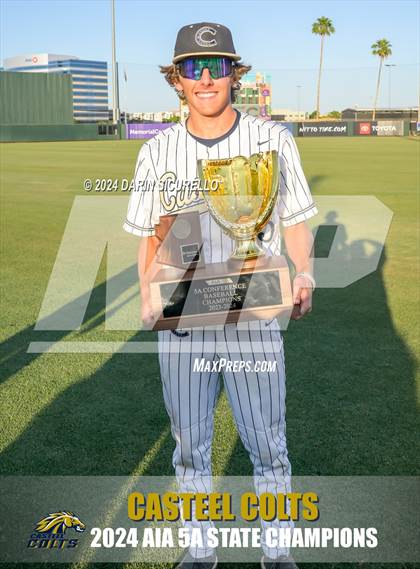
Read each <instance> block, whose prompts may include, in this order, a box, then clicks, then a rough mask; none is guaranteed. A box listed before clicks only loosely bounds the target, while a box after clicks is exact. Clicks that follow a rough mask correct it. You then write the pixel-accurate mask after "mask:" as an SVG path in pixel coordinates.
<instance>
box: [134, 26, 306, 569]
mask: <svg viewBox="0 0 420 569" xmlns="http://www.w3.org/2000/svg"><path fill="white" fill-rule="evenodd" d="M240 59H241V58H240V56H239V55H237V53H236V51H235V48H234V44H233V40H232V36H231V33H230V31H229V30H228V29H227V28H226V27H225V26H223V25H221V24H216V23H206V22H203V23H198V24H191V25H187V26H184V27H183V28H181V30H180V31H179V32H178V35H177V39H176V45H175V53H174V58H173V62H172V65H169V66H166V67H161V71H162V73H164V74H165V77H166V79H167V81H168V82H169V83H170V85H171V86H173V87H174V88H175V89H176V91H177V93H178V95H179V97H180V98H181V99H183V100H185V101H186V102H187V104H188V108H189V116H188V118H187V120H186V121H185V123H184V122H181V123H176V124H174V126H172V127H171V128H168V129H166V130H165V131H163V132H161V133H159V134H158V135H157V136H155V137H154V138H152V139H150V140H149V141H147V142H146V143H145V144H144V145H143V146H142V148H141V150H140V152H139V155H138V159H137V164H136V169H135V182H136V188H137V187H139V186H141V183H142V182H145V181H147V182H152V183H151V184H149V185H145V184H143V186H142V187H144V188H145V189H143V190H141V188H140V190H139V191H133V192H132V193H131V197H130V201H129V205H128V212H127V218H126V220H125V222H124V229H125V230H126V231H128V232H129V233H132V234H134V235H137V236H139V237H141V239H140V246H139V256H138V267H139V278H140V285H141V286H140V288H141V297H142V317H143V320H144V321H145V322H147V323H150V322H153V320H154V315H153V312H152V308H151V302H150V289H149V282H148V276H147V272H146V269H145V259H146V249H147V250H149V251H150V247H152V248H155V249H156V248H157V246H158V241H157V239H156V238H155V237H154V235H155V226H156V225H157V224H158V223H159V217H160V216H161V215H164V214H171V213H177V212H180V211H191V210H192V209H193V208H195V209H198V211H200V223H201V230H202V234H203V249H204V257H205V260H206V263H217V262H222V261H226V260H227V259H228V257H229V255H230V253H231V252H232V249H233V242H232V240H231V239H230V238H229V237H228V236H227V235H226V234H224V233H223V232H222V230H221V228H220V227H219V226H218V225H217V223H216V222H215V221H214V220H213V218H212V216H211V215H210V214H209V212H208V211H207V210H206V208H205V207H204V206H203V202H202V200H201V201H200V196H199V195H198V194H191V195H189V196H188V195H187V194H186V193H185V192H184V191H181V189H180V188H181V187H182V184H181V182H185V181H189V182H192V181H194V180H196V179H197V160H199V159H207V158H210V159H213V158H230V157H234V156H238V155H242V156H250V155H251V154H254V153H257V152H260V151H269V150H276V151H277V152H278V156H279V168H280V173H281V176H280V182H279V197H278V200H277V204H276V207H275V209H274V210H273V214H272V217H271V220H270V223H269V224H268V225H267V226H266V228H265V230H264V232H263V234H262V235H260V236H259V238H260V240H261V245H262V247H263V248H264V250H265V253H266V254H267V255H279V254H280V253H281V234H280V229H281V228H282V233H283V237H284V242H285V245H286V249H287V253H288V256H289V257H290V259H291V261H292V262H293V264H294V267H295V273H296V274H295V277H294V280H293V298H294V309H293V313H292V317H293V318H295V319H299V318H301V317H302V316H303V315H305V314H306V313H308V312H309V311H310V310H311V302H312V291H313V288H314V285H315V282H314V279H313V277H312V264H311V250H312V243H313V240H312V234H311V232H310V230H309V229H308V227H307V225H306V223H305V220H307V219H308V218H310V217H312V216H313V215H315V214H316V213H317V209H316V206H315V204H314V202H313V199H312V196H311V192H310V190H309V187H308V184H307V182H306V179H305V176H304V174H303V171H302V168H301V164H300V158H299V153H298V150H297V148H296V145H295V142H294V140H293V137H292V136H291V134H290V132H289V131H288V130H287V129H286V128H285V127H284V126H281V125H280V124H278V123H275V122H271V121H264V120H261V119H259V118H256V117H253V116H251V115H248V114H245V113H240V112H238V111H237V110H235V109H234V108H233V106H232V102H233V100H234V92H235V90H236V89H238V88H239V87H240V84H239V79H240V78H241V76H242V75H243V74H244V73H246V72H247V71H249V69H250V67H249V66H246V65H244V64H243V63H242V62H241V61H240ZM168 179H170V180H172V181H173V185H172V190H167V191H166V190H165V191H162V190H161V189H159V187H160V186H159V181H162V180H168ZM178 182H179V184H178ZM139 183H140V184H139ZM177 184H178V185H177ZM166 188H167V186H166ZM174 188H175V189H174ZM165 192H166V193H165ZM168 192H169V193H168ZM158 345H159V362H160V371H161V377H162V383H163V395H164V401H165V406H166V409H167V412H168V415H169V418H170V421H171V431H172V435H173V438H174V440H175V443H176V447H175V451H174V454H173V466H174V468H175V473H176V476H177V479H178V481H179V484H180V486H181V491H189V492H196V491H197V488H201V486H200V482H199V481H200V479H205V478H206V477H210V476H211V444H212V436H213V415H214V408H215V403H216V400H217V397H218V393H219V390H220V377H219V373H218V372H215V371H203V370H201V371H194V362H195V361H196V359H197V358H198V359H199V360H202V358H205V360H206V361H211V362H213V361H219V360H220V358H221V357H224V358H227V359H229V360H232V361H237V360H241V361H251V362H252V361H254V362H255V361H256V359H257V357H259V356H258V355H257V354H256V353H254V349H253V346H256V345H260V346H262V356H263V358H264V360H267V361H269V362H273V363H274V365H272V366H268V369H269V370H273V369H274V371H267V372H257V371H252V369H253V368H252V366H251V371H249V369H248V371H247V370H246V369H241V370H240V371H232V369H236V368H235V367H234V366H231V367H230V369H229V371H228V369H227V367H226V369H224V370H223V381H224V386H225V389H226V393H227V396H228V399H229V402H230V405H231V407H232V411H233V414H234V417H235V421H236V425H237V429H238V432H239V435H240V437H241V440H242V442H243V444H244V446H245V448H246V449H247V451H248V453H249V456H250V459H251V461H252V464H253V468H254V480H255V481H256V487H257V492H258V491H259V490H260V486H259V482H258V481H260V480H264V481H265V486H264V489H263V491H266V490H267V488H270V491H271V489H272V491H273V492H288V491H290V476H291V467H290V462H289V459H288V454H287V446H286V422H285V409H286V408H285V367H284V353H283V340H282V336H281V333H280V328H279V325H278V322H277V320H276V319H274V320H272V321H265V320H256V321H252V322H246V323H237V324H226V325H224V326H223V325H220V326H215V327H202V328H192V329H178V330H165V331H160V332H159V333H158ZM206 369H208V368H206ZM191 481H193V483H191ZM197 484H198V486H197ZM284 524H285V522H282V525H284ZM185 525H186V526H191V527H194V526H196V525H198V526H200V527H201V528H203V529H205V524H204V523H203V522H200V523H198V522H196V521H194V520H193V521H191V522H185ZM262 525H263V538H262V548H263V552H264V555H263V557H262V560H261V566H262V567H263V569H274V568H276V567H279V568H283V569H292V568H296V565H295V563H294V561H293V560H292V559H291V558H290V557H288V550H284V549H281V548H276V547H272V546H269V544H267V543H266V540H265V539H264V535H265V534H264V529H266V527H269V526H273V525H274V526H275V525H276V522H272V523H271V524H267V523H264V522H263V524H262ZM279 525H280V523H279ZM216 565H217V557H216V552H215V551H214V549H212V548H211V547H209V546H208V544H207V543H206V541H204V544H203V547H193V548H190V550H189V551H188V552H187V553H186V555H185V557H184V558H183V560H182V561H181V562H180V564H179V565H178V567H179V568H181V569H194V568H196V567H198V568H201V569H213V568H215V567H216Z"/></svg>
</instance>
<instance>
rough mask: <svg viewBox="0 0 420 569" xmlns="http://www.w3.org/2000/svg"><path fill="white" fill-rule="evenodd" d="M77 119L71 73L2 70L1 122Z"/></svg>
mask: <svg viewBox="0 0 420 569" xmlns="http://www.w3.org/2000/svg"><path fill="white" fill-rule="evenodd" d="M73 123H74V120H73V89H72V78H71V75H67V74H61V73H20V72H13V71H1V72H0V125H25V126H27V125H57V124H60V125H62V124H73Z"/></svg>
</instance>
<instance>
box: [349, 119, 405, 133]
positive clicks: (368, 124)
mask: <svg viewBox="0 0 420 569" xmlns="http://www.w3.org/2000/svg"><path fill="white" fill-rule="evenodd" d="M354 134H355V135H357V136H403V135H404V122H403V121H364V122H358V123H357V124H356V128H355V129H354Z"/></svg>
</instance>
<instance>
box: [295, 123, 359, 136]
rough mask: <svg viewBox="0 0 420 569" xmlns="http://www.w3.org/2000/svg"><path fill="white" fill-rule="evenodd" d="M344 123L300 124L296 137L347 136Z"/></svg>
mask: <svg viewBox="0 0 420 569" xmlns="http://www.w3.org/2000/svg"><path fill="white" fill-rule="evenodd" d="M347 133H348V130H347V123H346V122H327V121H325V122H302V123H299V129H298V136H347Z"/></svg>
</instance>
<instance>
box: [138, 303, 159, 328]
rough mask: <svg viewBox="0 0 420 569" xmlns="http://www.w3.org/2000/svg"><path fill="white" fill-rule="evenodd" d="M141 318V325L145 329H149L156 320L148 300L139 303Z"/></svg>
mask: <svg viewBox="0 0 420 569" xmlns="http://www.w3.org/2000/svg"><path fill="white" fill-rule="evenodd" d="M141 319H142V321H143V327H144V328H146V329H151V328H152V327H153V325H154V323H155V322H156V318H155V315H154V313H153V310H152V305H151V303H150V302H148V301H145V300H143V301H142V305H141Z"/></svg>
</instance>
